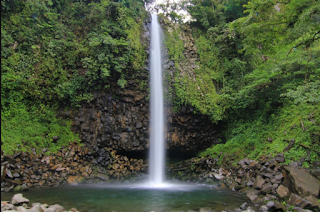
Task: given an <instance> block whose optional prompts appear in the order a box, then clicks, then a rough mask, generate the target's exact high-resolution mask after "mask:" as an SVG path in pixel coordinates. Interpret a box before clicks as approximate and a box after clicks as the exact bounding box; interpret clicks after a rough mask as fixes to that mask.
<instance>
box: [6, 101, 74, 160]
mask: <svg viewBox="0 0 320 212" xmlns="http://www.w3.org/2000/svg"><path fill="white" fill-rule="evenodd" d="M70 126H71V122H70V121H68V120H64V121H62V120H59V119H57V118H56V117H55V112H54V110H52V109H50V108H49V107H47V106H45V105H43V104H41V103H40V104H34V105H33V106H32V108H31V111H28V109H27V107H26V106H24V105H23V104H15V105H11V107H10V110H3V111H2V112H1V149H2V151H4V153H5V154H7V155H8V154H9V155H10V154H13V153H14V152H15V151H17V150H18V151H25V152H28V151H31V148H35V149H36V150H39V151H40V150H41V149H42V148H46V149H48V150H49V151H51V152H55V151H56V150H58V149H59V148H60V147H61V146H62V145H66V144H68V143H69V142H70V141H74V140H78V141H79V135H76V134H74V133H73V132H71V130H70ZM54 136H58V137H59V140H58V141H57V142H56V143H53V139H52V137H54Z"/></svg>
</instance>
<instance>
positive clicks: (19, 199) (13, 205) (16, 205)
mask: <svg viewBox="0 0 320 212" xmlns="http://www.w3.org/2000/svg"><path fill="white" fill-rule="evenodd" d="M29 202H30V201H29V200H28V199H27V198H25V197H23V195H22V194H15V195H13V197H12V199H11V201H10V202H8V201H1V211H4V212H5V211H10V212H15V211H17V212H65V211H67V212H78V210H77V209H76V208H71V209H70V210H65V209H64V207H62V206H61V205H58V204H55V205H47V204H41V203H32V204H28V203H29Z"/></svg>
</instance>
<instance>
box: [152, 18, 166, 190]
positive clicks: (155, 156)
mask: <svg viewBox="0 0 320 212" xmlns="http://www.w3.org/2000/svg"><path fill="white" fill-rule="evenodd" d="M160 30H161V29H160V25H159V23H158V17H157V16H156V15H154V14H153V15H152V22H151V46H150V55H151V57H150V90H151V92H150V152H149V154H150V155H149V176H150V183H151V184H152V185H153V186H156V187H157V186H160V187H161V185H162V184H163V182H164V178H165V177H164V176H165V140H164V112H163V90H162V68H161V39H160Z"/></svg>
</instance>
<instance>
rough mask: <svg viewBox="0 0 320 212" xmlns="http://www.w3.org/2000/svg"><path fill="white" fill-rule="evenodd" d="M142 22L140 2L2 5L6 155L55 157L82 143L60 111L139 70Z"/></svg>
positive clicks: (34, 0) (13, 1)
mask: <svg viewBox="0 0 320 212" xmlns="http://www.w3.org/2000/svg"><path fill="white" fill-rule="evenodd" d="M145 16H146V11H145V9H144V2H143V1H139V0H134V1H126V0H124V1H121V2H118V1H109V0H101V1H91V0H90V1H89V0H88V1H82V0H79V1H78V0H63V1H60V0H45V1H42V0H41V1H40V0H25V1H18V0H1V147H2V150H3V151H4V152H5V153H7V154H10V153H12V152H13V151H14V150H15V149H17V148H18V149H20V150H22V151H26V150H30V148H32V147H41V148H48V149H50V150H51V151H54V150H55V149H57V148H59V147H60V146H61V145H63V144H66V143H67V142H70V141H73V140H74V139H78V135H75V134H74V133H72V132H71V131H70V124H71V123H70V121H68V120H60V119H57V118H56V115H57V110H58V109H59V108H61V107H77V106H79V104H80V103H81V102H82V101H90V100H91V98H92V95H91V93H92V91H93V90H94V89H103V88H108V87H110V85H111V82H112V81H115V82H117V84H118V86H120V87H122V88H123V87H125V85H126V76H128V75H129V76H132V75H134V74H136V73H138V72H139V71H140V70H142V67H143V66H144V62H145V60H146V53H145V51H144V47H143V44H142V43H141V42H140V33H141V31H142V30H141V28H142V27H143V25H142V22H143V20H144V19H145ZM133 73H134V74H133ZM54 136H58V137H59V140H58V141H57V142H53V139H52V137H54ZM55 141H56V139H55Z"/></svg>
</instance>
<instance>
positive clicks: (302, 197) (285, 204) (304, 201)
mask: <svg viewBox="0 0 320 212" xmlns="http://www.w3.org/2000/svg"><path fill="white" fill-rule="evenodd" d="M232 163H233V160H232V159H231V158H228V157H226V158H225V159H224V160H223V161H222V162H219V160H218V159H217V158H212V157H207V158H201V159H191V160H189V161H184V162H181V163H179V164H176V165H173V166H171V167H170V170H169V172H170V173H169V175H170V176H174V178H176V179H179V180H182V181H186V182H199V181H200V182H204V183H208V184H216V183H217V181H218V185H219V186H220V187H221V188H229V189H232V190H234V191H239V192H241V193H244V194H246V196H247V197H248V198H249V200H250V202H252V203H253V204H254V205H255V206H256V207H257V208H259V211H298V212H308V211H320V201H319V192H320V181H319V180H320V162H319V161H316V162H314V163H313V164H312V165H313V166H312V167H311V168H310V169H305V168H302V167H301V162H300V161H297V162H291V163H290V164H288V165H285V158H284V155H283V154H278V155H276V156H275V157H274V158H267V157H265V158H261V159H260V160H259V161H254V160H250V159H247V158H245V159H243V160H240V161H239V162H238V163H237V164H236V165H234V164H232ZM246 207H247V204H246V203H244V204H243V205H241V206H240V209H239V211H242V210H245V211H252V209H250V210H248V209H247V208H246Z"/></svg>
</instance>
